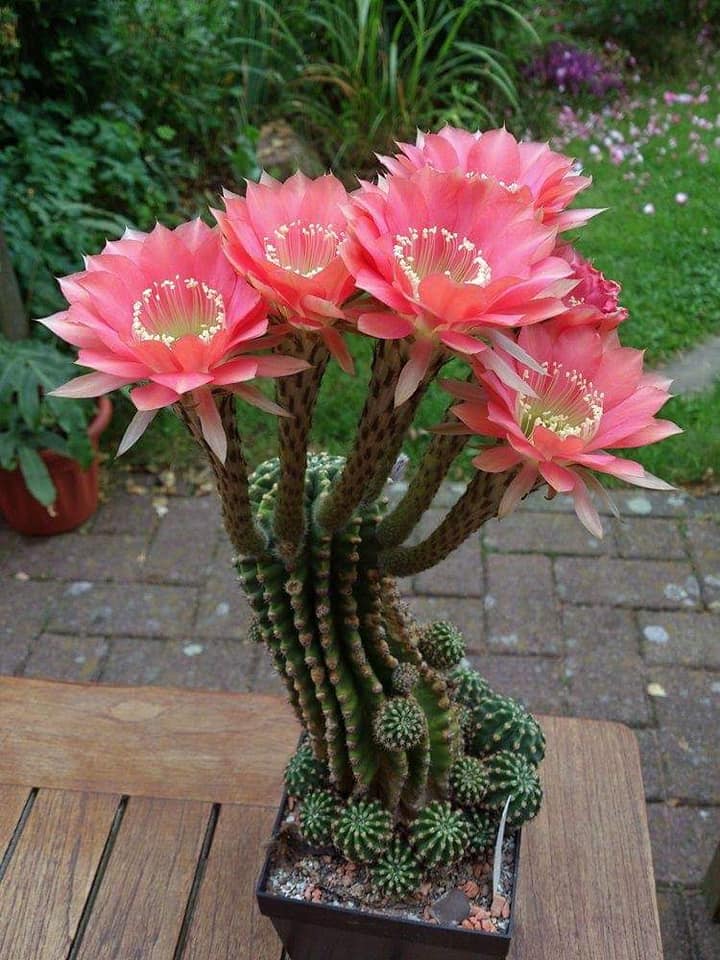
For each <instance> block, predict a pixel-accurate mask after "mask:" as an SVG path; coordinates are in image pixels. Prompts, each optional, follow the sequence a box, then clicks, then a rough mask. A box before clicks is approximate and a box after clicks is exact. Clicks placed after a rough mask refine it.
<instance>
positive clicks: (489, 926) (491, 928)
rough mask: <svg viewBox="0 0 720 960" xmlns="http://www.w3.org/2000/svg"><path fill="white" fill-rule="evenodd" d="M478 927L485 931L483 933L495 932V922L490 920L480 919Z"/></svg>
mask: <svg viewBox="0 0 720 960" xmlns="http://www.w3.org/2000/svg"><path fill="white" fill-rule="evenodd" d="M480 927H481V928H482V929H483V930H484V931H485V933H495V929H496V928H495V924H494V923H493V922H492V920H481V921H480Z"/></svg>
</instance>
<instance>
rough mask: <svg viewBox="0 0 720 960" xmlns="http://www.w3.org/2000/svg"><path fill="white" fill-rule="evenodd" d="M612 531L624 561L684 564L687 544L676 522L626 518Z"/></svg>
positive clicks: (613, 524)
mask: <svg viewBox="0 0 720 960" xmlns="http://www.w3.org/2000/svg"><path fill="white" fill-rule="evenodd" d="M611 525H612V528H613V531H614V534H615V538H616V540H617V545H618V553H619V554H620V556H621V557H628V558H632V559H634V558H637V557H647V558H648V559H651V560H652V559H655V560H685V559H686V558H687V551H686V549H685V541H684V540H683V537H682V534H681V533H680V527H679V525H678V522H677V521H676V520H670V519H663V518H659V517H647V518H642V519H639V518H637V517H623V518H622V519H621V520H613V521H612V524H611Z"/></svg>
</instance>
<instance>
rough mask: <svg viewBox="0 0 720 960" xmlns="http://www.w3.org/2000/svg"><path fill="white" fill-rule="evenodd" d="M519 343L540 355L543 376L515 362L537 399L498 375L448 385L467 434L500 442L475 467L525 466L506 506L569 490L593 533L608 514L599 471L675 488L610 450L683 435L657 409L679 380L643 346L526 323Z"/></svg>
mask: <svg viewBox="0 0 720 960" xmlns="http://www.w3.org/2000/svg"><path fill="white" fill-rule="evenodd" d="M519 342H520V345H521V346H522V348H523V349H524V350H526V351H527V352H528V353H529V354H530V355H531V356H532V357H534V358H535V359H536V360H537V361H539V362H540V363H541V364H542V366H543V368H544V371H545V373H544V375H543V374H539V373H537V372H536V371H534V370H531V369H529V368H527V367H523V365H522V364H520V363H519V362H518V361H515V360H513V359H512V358H509V359H508V362H510V363H514V364H515V366H516V369H517V373H518V375H519V376H520V377H521V378H522V379H523V380H525V381H526V382H527V384H528V386H530V387H532V388H533V392H534V394H535V396H531V395H528V393H526V392H523V391H522V390H515V389H512V388H510V387H508V386H507V385H506V384H504V383H502V382H501V381H500V380H499V379H498V377H497V376H496V375H495V374H494V373H493V372H492V371H486V372H481V373H480V374H479V380H480V383H479V384H475V385H468V384H445V386H446V388H447V389H449V390H450V392H452V393H454V394H455V395H456V396H459V397H460V398H461V399H462V400H463V402H462V403H460V404H458V405H457V406H455V407H453V413H455V414H456V416H457V417H458V418H459V419H460V420H461V421H462V422H463V423H464V424H465V425H466V427H467V428H468V432H471V433H473V434H480V435H482V436H486V437H487V436H489V437H496V438H497V440H498V443H497V444H496V445H495V446H493V447H490V448H489V449H486V450H484V451H483V452H482V453H480V454H479V455H478V456H477V457H475V459H474V460H473V463H474V465H475V466H476V467H478V468H479V469H481V470H486V471H488V472H490V473H499V472H502V471H504V470H509V469H512V468H513V467H519V468H520V469H519V470H518V472H517V474H516V476H515V478H514V479H513V481H512V483H511V484H510V486H509V488H508V490H507V492H506V493H505V496H504V498H503V500H502V503H501V505H500V512H499V516H501V517H502V516H506V515H507V514H508V513H510V511H511V510H513V509H514V508H515V506H516V505H517V504H518V502H519V501H520V500H521V498H522V497H524V496H525V495H526V494H527V493H529V492H530V491H531V490H532V489H533V488H534V487H535V486H536V485H537V484H538V483H542V482H546V483H547V484H548V486H549V487H550V488H551V489H552V490H555V491H557V492H559V493H569V494H571V495H572V497H573V499H574V502H575V511H576V513H577V515H578V517H579V519H580V520H581V522H582V523H583V524H584V526H585V527H586V528H587V529H588V530H589V531H590V533H592V534H593V536H597V537H601V536H602V525H601V523H600V517H599V516H598V512H597V510H596V508H595V507H594V505H593V503H592V500H591V498H590V496H589V493H588V486H590V487H591V488H592V489H594V490H599V489H601V488H600V485H599V483H598V481H597V478H596V477H594V476H593V474H592V473H591V472H590V471H592V470H595V471H598V472H600V473H607V474H610V475H612V476H615V477H619V478H620V479H621V480H625V481H627V482H628V483H633V484H636V485H637V486H641V487H649V488H653V489H657V490H668V489H672V488H671V487H670V486H669V484H666V483H665V482H664V481H662V480H659V479H658V478H657V477H654V476H653V475H652V474H650V473H648V472H647V471H646V470H645V468H644V467H643V466H642V465H641V464H639V463H637V462H635V461H634V460H626V459H624V458H622V457H618V456H615V455H614V454H612V453H609V452H608V449H609V448H612V449H621V448H626V447H640V446H645V445H646V444H649V443H655V442H656V441H658V440H662V439H664V438H665V437H669V436H672V435H673V434H675V433H679V432H681V431H680V429H679V428H678V427H677V426H676V425H675V424H674V423H671V422H670V421H668V420H658V419H656V418H655V414H656V413H657V412H658V410H659V409H660V407H662V405H663V404H664V403H665V401H666V400H667V399H668V397H669V394H668V386H669V384H670V382H669V381H668V380H666V379H664V378H662V377H660V376H657V375H655V374H646V373H643V370H642V357H643V355H642V352H641V351H640V350H632V349H630V348H627V347H621V346H620V345H619V342H618V340H617V336H616V335H615V334H614V333H611V334H609V335H607V336H605V337H603V336H602V335H601V334H599V333H598V332H597V331H595V330H592V329H590V328H589V327H586V326H585V327H571V328H569V329H566V330H562V329H558V328H557V327H556V325H555V322H554V321H549V322H548V323H543V324H538V325H535V326H532V327H526V328H524V329H523V330H521V331H520V334H519Z"/></svg>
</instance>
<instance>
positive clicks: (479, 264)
mask: <svg viewBox="0 0 720 960" xmlns="http://www.w3.org/2000/svg"><path fill="white" fill-rule="evenodd" d="M393 255H394V257H395V259H396V260H397V263H398V266H399V267H400V269H401V270H402V272H403V273H404V274H405V276H406V277H407V278H408V280H409V281H410V284H411V286H412V288H413V293H414V294H415V296H417V293H418V288H419V287H420V283H421V281H423V280H424V279H425V278H426V277H429V276H433V275H435V274H443V275H444V276H446V277H449V278H450V279H451V280H454V281H455V282H456V283H469V284H473V285H474V286H478V287H485V286H487V284H488V283H490V280H491V279H492V271H491V269H490V264H489V263H488V262H487V260H485V258H484V257H483V256H482V252H481V251H480V250H479V249H478V248H477V247H476V246H475V244H474V243H473V242H472V240H468V238H467V237H462V238H460V237H459V236H458V234H457V233H452V232H451V231H450V230H446V229H445V227H423V228H422V229H421V230H417V229H416V228H415V227H409V228H408V232H407V235H401V234H398V235H397V236H396V237H395V244H394V246H393Z"/></svg>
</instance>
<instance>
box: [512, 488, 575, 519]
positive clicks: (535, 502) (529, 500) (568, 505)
mask: <svg viewBox="0 0 720 960" xmlns="http://www.w3.org/2000/svg"><path fill="white" fill-rule="evenodd" d="M519 509H520V510H522V511H525V510H527V511H528V512H530V513H573V512H574V507H573V502H572V499H571V498H570V497H563V496H555V497H553V498H552V500H548V498H547V491H546V490H536V491H535V493H531V494H530V496H529V497H526V498H525V499H524V500H523V502H522V503H521V504H520V507H519Z"/></svg>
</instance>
